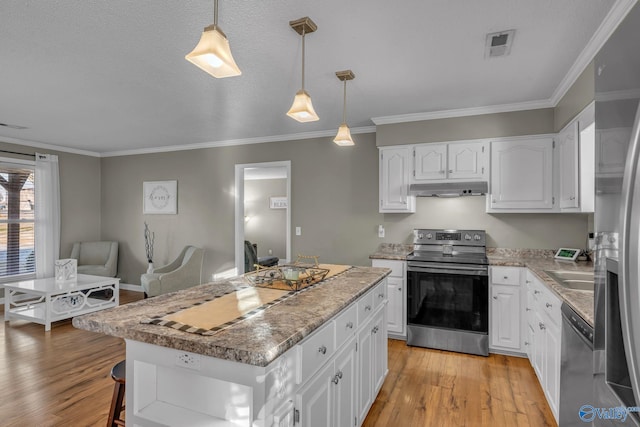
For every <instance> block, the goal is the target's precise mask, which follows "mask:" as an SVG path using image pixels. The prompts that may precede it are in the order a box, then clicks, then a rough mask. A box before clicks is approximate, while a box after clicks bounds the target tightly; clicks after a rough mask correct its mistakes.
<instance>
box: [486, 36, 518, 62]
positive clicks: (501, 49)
mask: <svg viewBox="0 0 640 427" xmlns="http://www.w3.org/2000/svg"><path fill="white" fill-rule="evenodd" d="M515 33H516V30H507V31H500V32H499V33H491V34H487V43H486V46H485V50H484V57H485V58H494V57H498V56H507V55H509V52H511V44H512V43H513V35H514V34H515Z"/></svg>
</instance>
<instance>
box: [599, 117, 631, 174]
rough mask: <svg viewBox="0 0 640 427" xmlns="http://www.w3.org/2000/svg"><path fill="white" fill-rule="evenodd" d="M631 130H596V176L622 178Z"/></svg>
mask: <svg viewBox="0 0 640 427" xmlns="http://www.w3.org/2000/svg"><path fill="white" fill-rule="evenodd" d="M630 140H631V128H613V129H598V131H597V132H596V175H597V176H600V177H622V175H623V173H624V166H625V161H626V158H627V149H628V147H629V141H630Z"/></svg>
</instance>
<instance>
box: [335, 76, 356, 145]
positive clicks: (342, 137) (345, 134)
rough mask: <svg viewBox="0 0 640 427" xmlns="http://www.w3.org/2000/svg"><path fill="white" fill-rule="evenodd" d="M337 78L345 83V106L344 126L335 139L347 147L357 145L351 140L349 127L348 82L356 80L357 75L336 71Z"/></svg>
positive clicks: (343, 107) (343, 110) (343, 113)
mask: <svg viewBox="0 0 640 427" xmlns="http://www.w3.org/2000/svg"><path fill="white" fill-rule="evenodd" d="M336 77H338V79H339V80H341V81H342V82H344V104H343V106H342V124H341V125H340V127H339V128H338V134H337V135H336V137H335V138H334V139H333V142H335V143H336V144H338V145H340V146H342V147H347V146H349V145H355V143H354V142H353V139H351V131H350V130H349V126H347V80H353V79H355V78H356V76H355V74H353V71H351V70H345V71H336Z"/></svg>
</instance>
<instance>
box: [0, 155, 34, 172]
mask: <svg viewBox="0 0 640 427" xmlns="http://www.w3.org/2000/svg"><path fill="white" fill-rule="evenodd" d="M3 163H7V164H8V166H12V165H25V166H31V168H32V169H34V170H35V167H36V161H35V160H24V159H14V158H12V157H0V164H3Z"/></svg>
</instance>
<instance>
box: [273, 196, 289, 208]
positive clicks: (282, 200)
mask: <svg viewBox="0 0 640 427" xmlns="http://www.w3.org/2000/svg"><path fill="white" fill-rule="evenodd" d="M269 207H270V208H271V209H287V196H281V197H270V198H269Z"/></svg>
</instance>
